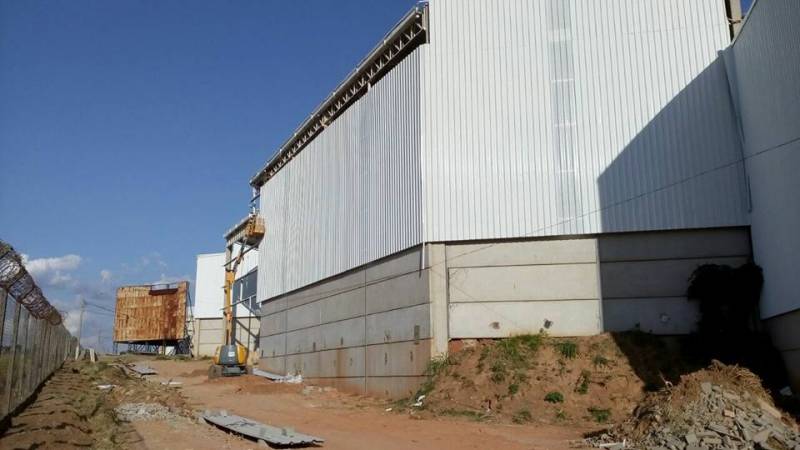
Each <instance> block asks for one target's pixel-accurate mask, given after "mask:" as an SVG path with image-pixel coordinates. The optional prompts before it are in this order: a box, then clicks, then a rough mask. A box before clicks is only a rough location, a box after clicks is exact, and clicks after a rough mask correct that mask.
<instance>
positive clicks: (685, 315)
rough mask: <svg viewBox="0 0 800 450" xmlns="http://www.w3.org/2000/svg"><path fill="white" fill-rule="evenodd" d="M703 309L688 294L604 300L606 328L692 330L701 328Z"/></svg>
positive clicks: (649, 330)
mask: <svg viewBox="0 0 800 450" xmlns="http://www.w3.org/2000/svg"><path fill="white" fill-rule="evenodd" d="M699 320H700V311H699V310H698V305H697V303H696V302H690V301H689V300H688V299H686V297H667V298H617V299H606V300H603V322H604V327H605V331H629V330H634V329H640V330H642V331H645V332H648V333H654V334H688V333H691V332H692V331H695V330H696V329H697V322H698V321H699Z"/></svg>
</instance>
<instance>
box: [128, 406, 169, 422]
mask: <svg viewBox="0 0 800 450" xmlns="http://www.w3.org/2000/svg"><path fill="white" fill-rule="evenodd" d="M114 413H115V414H116V416H117V418H118V419H119V420H124V421H127V422H139V421H144V420H165V419H176V418H179V417H180V415H179V414H177V413H175V412H173V411H171V410H170V408H168V407H166V406H164V405H162V404H159V403H123V404H121V405H119V406H118V407H116V408H115V409H114Z"/></svg>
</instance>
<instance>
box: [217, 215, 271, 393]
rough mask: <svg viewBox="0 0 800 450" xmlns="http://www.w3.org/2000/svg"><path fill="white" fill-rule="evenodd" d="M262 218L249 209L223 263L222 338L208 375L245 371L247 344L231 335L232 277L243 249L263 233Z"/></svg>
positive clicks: (243, 252) (257, 241)
mask: <svg viewBox="0 0 800 450" xmlns="http://www.w3.org/2000/svg"><path fill="white" fill-rule="evenodd" d="M264 232H265V226H264V219H262V218H261V217H259V216H258V215H257V214H255V213H251V214H250V215H249V216H248V217H247V219H246V223H245V226H244V232H243V233H242V235H241V237H240V238H239V239H238V243H239V252H238V254H237V255H236V257H235V258H233V259H231V260H230V261H226V263H225V286H224V292H225V301H224V305H223V315H224V320H223V322H224V324H225V332H224V339H225V341H224V342H223V344H222V345H221V346H219V347H217V350H216V352H214V364H212V365H211V367H210V368H209V369H208V377H209V378H217V377H229V376H238V375H242V374H245V373H248V371H249V369H248V367H247V347H245V346H244V345H241V344H237V343H236V342H235V341H234V339H233V304H232V302H231V295H232V292H233V284H234V282H235V281H236V269H238V268H239V264H240V263H241V262H242V260H243V259H244V255H245V253H247V252H248V251H250V250H252V249H254V248H256V246H258V244H259V243H260V242H261V239H262V238H263V237H264Z"/></svg>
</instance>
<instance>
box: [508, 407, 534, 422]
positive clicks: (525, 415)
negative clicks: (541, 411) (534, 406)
mask: <svg viewBox="0 0 800 450" xmlns="http://www.w3.org/2000/svg"><path fill="white" fill-rule="evenodd" d="M532 418H533V416H531V411H530V410H529V409H527V408H525V409H520V410H519V411H517V412H516V413H514V415H513V416H512V417H511V421H512V422H514V423H526V422H530V421H531V419H532Z"/></svg>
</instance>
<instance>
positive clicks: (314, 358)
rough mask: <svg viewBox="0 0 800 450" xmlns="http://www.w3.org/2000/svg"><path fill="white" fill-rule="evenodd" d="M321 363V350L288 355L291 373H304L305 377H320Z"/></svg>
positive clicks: (287, 361)
mask: <svg viewBox="0 0 800 450" xmlns="http://www.w3.org/2000/svg"><path fill="white" fill-rule="evenodd" d="M320 364H321V361H320V352H313V353H300V354H297V355H286V368H287V369H288V370H289V373H294V374H302V375H303V378H306V377H308V378H314V377H319V373H320Z"/></svg>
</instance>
